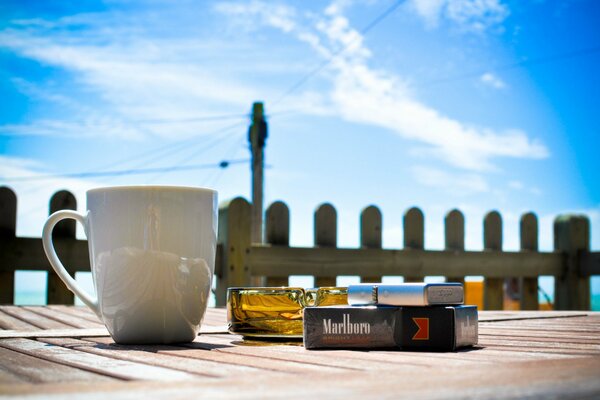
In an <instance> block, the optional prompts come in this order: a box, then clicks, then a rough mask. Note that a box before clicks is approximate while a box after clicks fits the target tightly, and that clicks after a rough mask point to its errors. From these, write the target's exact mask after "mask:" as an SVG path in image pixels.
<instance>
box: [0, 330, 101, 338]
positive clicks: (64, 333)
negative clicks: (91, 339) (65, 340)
mask: <svg viewBox="0 0 600 400" xmlns="http://www.w3.org/2000/svg"><path fill="white" fill-rule="evenodd" d="M84 336H109V333H108V330H107V329H106V328H88V329H81V328H78V329H72V328H70V329H43V330H37V331H21V330H5V331H0V339H7V338H42V337H74V338H77V337H84Z"/></svg>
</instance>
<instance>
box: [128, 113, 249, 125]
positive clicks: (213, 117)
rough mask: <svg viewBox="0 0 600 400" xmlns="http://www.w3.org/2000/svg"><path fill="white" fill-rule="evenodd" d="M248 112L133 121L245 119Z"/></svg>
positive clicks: (167, 122)
mask: <svg viewBox="0 0 600 400" xmlns="http://www.w3.org/2000/svg"><path fill="white" fill-rule="evenodd" d="M248 117H249V115H248V114H224V115H202V116H197V117H187V118H148V119H136V120H134V122H137V123H154V124H156V123H158V124H160V123H164V124H171V123H176V122H201V121H222V120H234V119H245V118H248Z"/></svg>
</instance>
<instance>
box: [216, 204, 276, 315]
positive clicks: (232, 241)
mask: <svg viewBox="0 0 600 400" xmlns="http://www.w3.org/2000/svg"><path fill="white" fill-rule="evenodd" d="M251 208H252V206H251V205H250V203H248V201H246V200H245V199H243V198H241V197H237V198H235V199H233V200H231V201H229V202H226V203H223V204H221V206H219V239H218V241H219V243H221V244H222V246H223V250H222V254H221V255H222V260H223V262H222V263H223V268H222V270H221V275H220V276H216V278H217V289H216V293H215V298H216V303H217V305H218V306H224V305H225V303H226V299H227V288H229V287H233V286H248V285H249V284H250V279H251V272H250V267H249V265H248V263H247V260H246V257H247V253H248V251H249V248H250V245H251V238H250V234H251ZM258 275H264V276H269V275H273V274H258Z"/></svg>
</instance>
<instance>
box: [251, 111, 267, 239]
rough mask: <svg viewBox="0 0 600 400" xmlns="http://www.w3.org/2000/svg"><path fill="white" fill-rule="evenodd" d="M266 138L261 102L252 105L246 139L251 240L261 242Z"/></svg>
mask: <svg viewBox="0 0 600 400" xmlns="http://www.w3.org/2000/svg"><path fill="white" fill-rule="evenodd" d="M266 140H267V123H266V121H265V115H264V107H263V103H254V104H253V105H252V124H251V125H250V129H249V131H248V141H249V142H250V149H251V151H252V242H253V243H262V242H263V234H262V229H263V185H264V180H263V168H264V148H265V143H266Z"/></svg>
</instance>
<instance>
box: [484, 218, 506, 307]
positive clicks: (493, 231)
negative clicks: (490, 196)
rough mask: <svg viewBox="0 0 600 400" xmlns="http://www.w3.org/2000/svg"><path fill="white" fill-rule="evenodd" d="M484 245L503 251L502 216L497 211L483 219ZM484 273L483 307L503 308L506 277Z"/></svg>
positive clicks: (490, 248)
mask: <svg viewBox="0 0 600 400" xmlns="http://www.w3.org/2000/svg"><path fill="white" fill-rule="evenodd" d="M483 247H484V249H485V250H488V251H489V250H492V251H502V217H501V216H500V213H498V212H497V211H490V212H489V213H487V214H486V216H485V219H484V220H483ZM484 275H485V276H486V278H485V281H484V287H483V307H484V308H485V309H486V310H502V307H503V305H504V289H503V285H504V279H501V278H492V277H489V276H488V275H487V274H486V273H485V272H484ZM509 277H510V276H509Z"/></svg>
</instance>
